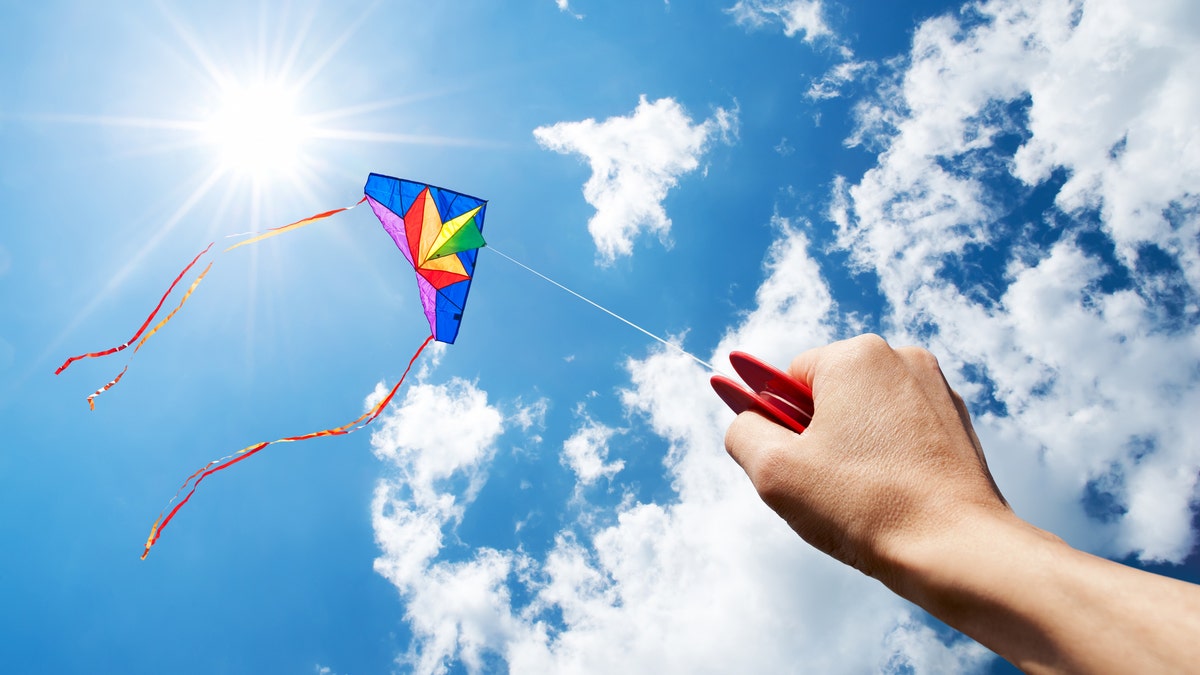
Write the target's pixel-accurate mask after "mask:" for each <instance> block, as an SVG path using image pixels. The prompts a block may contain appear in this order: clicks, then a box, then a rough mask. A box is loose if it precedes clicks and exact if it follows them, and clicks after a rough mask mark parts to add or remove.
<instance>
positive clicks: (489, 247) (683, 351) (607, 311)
mask: <svg viewBox="0 0 1200 675" xmlns="http://www.w3.org/2000/svg"><path fill="white" fill-rule="evenodd" d="M487 250H489V251H491V252H493V253H495V254H496V255H498V256H500V257H501V258H504V259H505V260H507V261H509V262H511V263H512V264H514V265H516V266H518V267H522V268H524V269H525V270H526V271H528V272H531V273H533V274H535V275H537V276H539V277H541V278H542V279H544V280H546V281H548V282H550V283H552V284H554V285H555V286H558V287H559V288H561V289H562V290H564V291H566V292H568V293H570V294H571V295H573V296H575V297H577V298H579V299H580V300H583V301H584V302H586V303H588V304H589V305H591V306H592V307H595V308H596V309H598V310H600V311H601V312H604V313H605V314H607V315H609V316H611V317H612V318H614V319H616V320H618V321H620V322H622V323H624V324H625V325H627V326H629V327H630V328H633V329H635V330H638V331H640V332H641V333H642V334H643V335H645V336H646V337H649V338H653V339H655V340H658V341H659V342H661V343H662V344H664V345H666V346H668V347H670V348H671V349H673V350H675V351H677V352H679V353H680V354H683V355H684V356H687V357H689V358H691V359H692V360H693V361H695V362H696V363H699V364H700V365H702V366H704V367H705V368H707V369H709V370H710V371H712V372H714V373H720V372H721V371H719V370H717V369H716V368H714V367H713V365H712V364H711V363H709V362H708V361H705V360H704V359H702V358H700V357H699V356H696V355H695V354H693V353H691V352H689V351H687V350H686V349H684V348H683V347H680V346H679V345H677V344H675V343H674V342H669V341H667V340H664V339H663V338H660V337H659V336H657V335H655V334H654V333H651V332H650V331H648V330H646V329H645V328H642V327H641V326H639V325H637V324H636V323H634V322H632V321H630V320H629V319H626V318H625V317H623V316H621V315H620V314H617V313H616V312H614V311H612V310H611V309H608V308H607V307H604V306H602V305H600V304H598V303H596V302H594V301H592V300H589V299H588V298H585V297H583V296H582V295H580V294H578V293H576V292H575V291H573V290H571V289H569V288H567V287H566V286H563V285H562V284H560V283H558V282H557V281H555V280H553V279H551V278H550V277H548V276H546V275H545V274H542V273H541V272H539V271H537V270H535V269H533V268H532V267H530V266H528V265H526V264H525V263H522V262H521V261H519V260H516V259H515V258H512V257H510V256H508V255H505V254H504V253H503V252H501V251H500V250H498V249H497V248H496V247H495V246H492V245H491V244H488V245H487Z"/></svg>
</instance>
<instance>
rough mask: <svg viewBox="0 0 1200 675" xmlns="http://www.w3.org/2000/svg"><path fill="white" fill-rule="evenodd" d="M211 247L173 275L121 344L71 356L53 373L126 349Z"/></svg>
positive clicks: (206, 248) (56, 373)
mask: <svg viewBox="0 0 1200 675" xmlns="http://www.w3.org/2000/svg"><path fill="white" fill-rule="evenodd" d="M213 243H215V242H213ZM212 247H213V244H212V243H210V244H209V245H208V246H207V247H205V249H204V250H203V251H201V252H200V253H198V254H196V257H195V258H192V261H191V262H190V263H188V264H187V267H184V268H183V271H182V272H180V273H179V276H177V277H175V281H172V282H171V285H170V286H169V287H167V292H166V293H163V295H162V298H161V299H160V300H159V301H158V305H157V306H155V308H154V311H153V312H150V316H148V317H146V320H145V321H144V322H143V323H142V327H141V328H138V329H137V332H136V333H134V334H133V337H131V338H129V339H128V340H126V341H125V342H124V343H123V344H120V345H117V346H116V347H110V348H109V349H105V350H103V351H99V352H88V353H87V354H80V355H79V356H72V357H71V358H69V359H67V360H66V361H64V362H63V364H62V365H61V366H59V367H58V368H57V369H56V370H55V371H54V374H55V375H58V374H60V373H62V371H64V370H66V369H67V366H70V365H71V364H72V363H75V362H76V361H79V360H80V359H91V358H96V357H98V356H108V355H109V354H115V353H117V352H119V351H124V350H125V349H127V348H128V347H129V345H131V344H133V343H134V341H135V340H137V339H138V338H139V337H141V335H142V332H144V331H145V330H146V327H147V326H149V325H150V322H151V321H153V320H154V317H155V315H157V314H158V311H159V310H160V309H162V306H163V303H164V302H166V301H167V296H168V295H170V294H171V291H173V290H175V286H176V284H178V283H179V280H180V279H183V276H184V275H185V274H187V273H188V270H190V269H192V266H194V265H195V264H196V262H197V261H198V260H200V258H201V256H203V255H204V254H205V253H208V250H209V249H211V248H212ZM118 379H120V378H118Z"/></svg>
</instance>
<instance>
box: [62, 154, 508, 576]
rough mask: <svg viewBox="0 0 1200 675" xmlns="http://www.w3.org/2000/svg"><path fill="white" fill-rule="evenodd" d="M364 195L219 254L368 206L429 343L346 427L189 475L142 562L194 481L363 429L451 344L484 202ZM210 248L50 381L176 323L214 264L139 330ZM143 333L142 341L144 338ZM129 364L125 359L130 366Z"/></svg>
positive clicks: (395, 185)
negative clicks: (416, 300)
mask: <svg viewBox="0 0 1200 675" xmlns="http://www.w3.org/2000/svg"><path fill="white" fill-rule="evenodd" d="M363 192H364V193H365V196H364V197H363V198H362V199H361V200H359V201H358V202H357V203H356V204H354V205H351V206H347V207H343V208H339V209H334V210H332V211H326V212H324V213H319V214H317V215H315V216H311V217H309V218H305V219H303V220H298V221H296V222H294V223H291V224H288V225H284V226H282V227H277V228H273V229H270V230H267V231H265V232H262V233H261V234H255V235H254V236H251V237H249V238H247V239H245V240H243V241H241V242H238V243H237V244H234V245H233V246H230V247H229V248H227V249H225V252H229V251H232V250H234V249H236V248H239V247H241V246H245V245H247V244H254V243H257V242H259V241H262V240H263V239H267V238H270V237H274V236H277V235H280V234H283V233H285V232H290V231H292V230H295V229H298V228H301V227H304V226H305V225H308V224H310V223H313V222H315V221H318V220H322V219H324V218H328V217H329V216H332V215H334V214H337V213H341V212H342V211H348V210H350V209H352V208H354V207H355V206H358V205H359V204H361V203H363V202H364V201H365V202H369V203H370V204H371V209H372V210H373V211H374V212H375V215H376V216H378V218H379V221H380V223H382V224H383V227H384V229H385V230H387V232H388V234H390V235H391V237H392V240H393V241H395V242H396V246H397V247H398V248H399V249H400V252H401V253H403V254H404V257H405V258H407V259H408V262H409V263H410V264H411V265H412V267H413V270H414V271H415V272H416V276H417V287H418V290H419V291H420V296H421V305H422V307H423V308H424V310H425V316H426V318H427V319H428V320H429V330H430V335H429V337H427V338H426V339H425V341H424V342H423V343H421V346H420V347H418V348H417V351H416V353H414V354H413V356H412V358H411V359H409V362H408V367H407V368H405V370H404V373H403V374H402V375H401V376H400V379H399V380H398V381H397V382H396V384H395V385H393V386H392V389H391V391H389V392H388V394H387V395H386V396H385V397H384V398H383V399H382V400H380V401H379V402H378V403H377V404H375V405H374V406H373V407H372V408H371V409H370V410H368V411H367V412H365V413H363V414H362V415H361V416H360V417H359V418H358V419H356V420H354V421H353V422H350V423H349V424H344V425H342V426H339V427H332V428H329V429H323V430H321V431H316V432H312V433H308V434H302V435H299V436H288V437H286V438H280V439H277V440H274V441H264V442H259V443H255V444H252V445H248V446H246V447H245V448H242V449H241V450H238V451H237V452H235V453H233V454H230V455H226V456H225V457H222V458H221V459H217V460H213V461H211V462H209V463H208V464H205V465H204V466H203V467H202V468H201V469H200V470H198V471H196V472H195V473H193V474H192V475H191V476H188V478H187V480H185V481H184V483H183V485H182V486H180V488H179V490H178V491H176V493H175V496H174V497H172V498H171V501H169V502H168V503H167V508H164V509H163V512H162V513H160V514H159V516H158V518H157V519H156V520H155V521H154V525H153V526H152V527H151V528H150V536H149V537H147V539H146V546H145V549H144V550H143V551H142V558H143V559H145V557H146V555H147V554H148V553H149V552H150V548H151V547H152V546H154V544H155V543H156V542H157V541H158V539H159V537H160V536H162V531H163V529H165V528H166V526H167V524H168V523H170V522H171V520H172V519H173V518H174V517H175V514H176V513H178V512H179V509H181V508H183V505H184V504H186V503H187V502H188V500H190V499H191V498H192V495H193V494H195V492H196V488H197V487H199V485H200V482H201V481H203V480H204V479H205V478H207V477H208V476H211V475H212V474H214V473H216V472H218V471H221V470H223V469H226V468H229V467H230V466H233V465H234V464H236V463H238V462H240V461H242V460H244V459H247V458H249V457H250V456H251V455H254V454H256V453H258V452H259V451H260V450H262V449H264V448H266V447H267V446H269V445H272V444H276V443H291V442H295V441H303V440H308V439H310V438H317V437H320V436H340V435H344V434H348V433H351V432H354V431H357V430H358V429H361V428H363V427H365V426H366V425H368V424H370V423H371V422H372V421H374V419H375V418H376V417H378V416H379V415H380V413H382V412H383V410H384V408H385V407H387V405H388V403H389V402H390V401H391V400H392V397H394V396H395V395H396V392H397V391H398V390H399V388H400V385H401V384H403V383H404V379H405V377H406V376H407V375H408V372H409V370H411V369H412V365H413V363H414V362H415V361H416V360H417V357H418V356H420V354H421V352H422V351H423V350H424V349H425V347H426V345H428V344H429V343H430V342H431V341H433V340H437V341H439V342H445V343H449V344H452V343H453V342H454V340H455V338H456V337H458V329H459V326H460V324H461V323H462V318H463V309H464V307H465V306H466V302H467V292H468V291H469V290H470V287H471V279H472V277H473V276H474V274H475V262H476V258H477V257H478V255H479V249H480V248H481V247H483V246H485V245H486V244H485V242H484V240H483V235H482V230H483V218H484V214H485V211H486V210H487V202H486V201H484V200H482V199H478V198H475V197H470V196H468V195H464V194H461V193H458V192H454V191H451V190H446V189H443V188H439V187H434V186H432V185H427V184H424V183H416V182H413V181H409V180H404V179H400V178H392V177H390V176H382V175H379V174H375V173H373V174H371V175H370V176H369V177H368V178H367V184H366V187H364V189H363ZM212 246H213V244H209V245H208V247H207V248H205V249H204V250H203V251H201V252H200V253H199V254H198V255H196V257H195V258H194V259H193V260H192V261H191V262H190V263H188V264H187V266H186V267H184V268H183V271H181V272H180V273H179V275H178V276H177V277H176V278H175V280H174V281H172V282H171V285H170V286H169V287H168V288H167V291H166V293H164V294H163V296H162V298H161V299H160V300H159V301H158V305H157V306H156V307H155V308H154V311H152V312H150V315H149V316H148V317H146V320H145V321H144V322H143V323H142V326H141V328H139V329H138V330H137V332H136V333H134V335H133V337H131V338H129V340H128V341H126V342H124V343H122V344H120V345H118V346H116V347H111V348H109V349H105V350H102V351H98V352H89V353H86V354H80V355H79V356H72V357H71V358H69V359H67V360H66V361H65V362H64V363H63V364H62V365H61V366H59V367H58V369H57V370H55V371H54V373H55V374H56V375H57V374H60V373H62V372H63V371H64V370H66V369H67V367H68V366H70V365H71V364H72V363H74V362H76V361H78V360H80V359H85V358H96V357H100V356H107V355H110V354H115V353H117V352H121V351H124V350H125V349H127V348H128V347H129V346H130V345H132V344H133V343H134V341H136V340H138V339H139V337H140V338H141V339H140V341H138V342H137V346H136V347H134V350H133V352H134V353H137V351H138V350H139V349H141V347H142V345H144V344H145V343H146V340H148V339H150V337H151V336H152V335H154V334H155V333H157V332H158V330H159V329H161V328H162V327H163V326H164V325H165V324H166V323H167V322H168V321H170V320H171V318H172V317H174V316H175V314H176V312H178V311H179V310H180V309H181V308H182V307H183V304H184V303H185V302H187V299H188V297H190V296H191V294H192V292H193V291H195V290H196V287H197V286H199V285H200V282H201V281H202V280H203V279H204V277H205V276H206V275H207V274H208V272H209V270H210V269H212V265H213V263H212V261H210V262H209V263H208V266H207V267H205V268H204V271H202V272H201V273H200V274H199V275H197V277H196V278H195V280H194V281H193V282H192V284H191V286H190V287H189V288H188V290H187V291H186V292H185V293H184V294H183V297H182V298H181V299H180V301H179V305H178V306H176V307H175V309H174V310H172V311H171V312H170V313H169V314H167V316H166V318H164V319H162V320H161V321H159V322H158V323H157V324H155V325H154V327H153V328H151V329H150V331H149V332H146V328H147V327H149V326H150V322H151V321H153V320H154V317H155V316H156V315H157V314H158V312H159V310H161V309H162V306H163V303H165V302H166V300H167V297H168V296H170V295H171V292H172V291H173V290H174V289H175V286H176V285H177V284H179V282H180V280H182V279H183V277H184V276H185V275H186V274H187V273H188V271H189V270H191V269H192V267H193V266H195V265H196V263H197V262H198V261H199V260H200V259H201V258H202V257H204V255H205V254H207V253H208V252H209V250H210V249H211V248H212ZM143 333H145V334H144V335H143ZM132 358H133V357H132V356H130V359H132ZM128 369H129V364H128V363H126V365H125V367H124V368H123V369H122V370H121V372H120V373H119V374H118V375H117V376H116V377H115V378H113V379H112V380H111V381H110V382H109V383H108V384H106V385H104V386H103V387H101V388H100V389H98V390H96V392H95V393H93V394H92V395H90V396H88V406H89V407H91V408H92V409H93V410H95V399H96V397H97V396H99V395H100V394H102V393H104V392H105V391H107V390H109V389H111V388H112V387H113V386H115V385H116V384H117V383H118V382H120V381H121V378H122V377H124V375H125V373H126V371H127V370H128ZM185 490H186V491H187V494H186V495H185V496H184V497H183V499H179V496H180V495H181V494H183V493H184V491H185ZM176 500H179V501H178V503H176ZM172 505H174V506H172ZM168 509H169V510H168Z"/></svg>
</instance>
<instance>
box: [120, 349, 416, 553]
mask: <svg viewBox="0 0 1200 675" xmlns="http://www.w3.org/2000/svg"><path fill="white" fill-rule="evenodd" d="M432 341H433V336H432V335H430V336H429V337H427V338H425V341H424V342H422V343H421V346H420V347H418V348H417V351H416V353H414V354H413V355H412V358H411V359H409V360H408V367H406V368H405V369H404V373H403V374H402V375H401V376H400V379H399V380H398V381H397V382H396V384H395V385H393V386H392V389H391V391H389V392H388V393H387V396H384V397H383V398H382V399H381V400H380V401H379V403H376V404H375V405H374V406H372V407H371V409H370V410H368V411H367V412H365V413H363V414H362V415H361V416H360V417H359V418H358V419H356V420H354V421H353V422H350V423H349V424H343V425H342V426H340V427H333V428H330V429H322V430H321V431H314V432H312V433H309V434H302V435H300V436H288V437H287V438H280V439H277V440H274V441H264V442H261V443H255V444H253V445H248V446H246V447H244V448H242V449H241V450H238V451H237V452H235V453H233V454H231V455H226V456H225V457H222V458H221V459H216V460H213V461H211V462H209V463H208V464H205V465H204V466H203V467H201V468H200V469H199V470H197V471H196V472H195V473H193V474H192V475H191V476H188V478H187V480H185V481H184V482H183V485H181V486H180V487H179V489H178V490H177V491H176V492H175V496H174V497H171V501H169V502H167V508H170V511H167V508H164V509H163V512H162V513H159V514H158V518H156V519H155V520H154V525H152V526H151V527H150V536H149V537H147V538H146V548H145V549H144V550H143V551H142V560H145V559H146V556H147V555H149V553H150V549H151V548H152V547H153V546H154V545H155V544H156V543H158V539H159V537H161V536H162V532H163V530H165V529H166V528H167V525H168V524H170V522H171V520H172V519H174V518H175V514H177V513H179V509H181V508H183V505H184V504H186V503H188V500H190V499H191V498H192V495H194V494H196V488H198V487H200V482H201V481H203V480H204V479H205V478H207V477H209V476H211V475H212V474H214V473H216V472H218V471H223V470H225V469H228V468H229V467H231V466H233V465H234V464H237V463H238V462H240V461H242V460H244V459H249V458H250V456H251V455H254V454H256V453H258V452H259V451H260V450H262V449H263V448H266V447H267V446H269V445H272V444H274V443H291V442H294V441H305V440H308V439H310V438H318V437H320V436H341V435H344V434H349V433H353V432H355V431H358V430H359V429H362V428H363V427H365V426H367V425H368V424H370V423H371V422H373V421H375V418H377V417H379V415H380V414H381V413H382V412H383V410H384V408H386V407H387V405H388V404H389V403H391V402H392V398H393V397H395V396H396V392H397V391H399V389H400V385H402V384H404V379H405V378H406V377H408V371H410V370H412V367H413V364H414V363H416V361H417V357H418V356H420V355H421V352H422V351H424V350H425V347H426V346H428V345H429V343H430V342H432ZM189 485H191V489H190V490H188V492H187V494H186V495H185V496H184V498H183V499H181V500H179V503H177V504H176V503H175V500H176V499H178V498H179V495H180V494H182V493H183V491H184V490H186V489H188V486H189ZM172 504H175V506H174V507H171V505H172ZM163 513H166V517H164V516H163Z"/></svg>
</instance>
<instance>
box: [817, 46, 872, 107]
mask: <svg viewBox="0 0 1200 675" xmlns="http://www.w3.org/2000/svg"><path fill="white" fill-rule="evenodd" d="M844 54H845V56H846V58H847V60H846V61H843V62H841V63H839V64H836V65H835V66H833V67H832V68H830V69H829V70H828V71H827V72H826V73H825V74H824V75H822V76H821V78H820V79H818V80H814V81H813V83H812V85H811V86H810V87H809V88H808V97H809V98H811V99H813V100H814V101H819V100H822V99H827V98H837V97H838V96H841V95H842V89H843V88H845V86H846V85H847V84H849V83H851V82H853V81H854V80H855V79H856V78H858V77H860V76H861V75H862V73H863V72H864V71H869V70H870V69H871V67H872V64H871V63H869V62H866V61H854V60H851V59H850V53H849V52H845V53H844Z"/></svg>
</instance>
